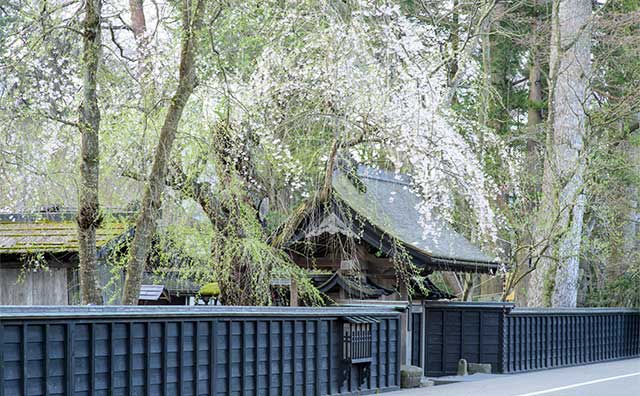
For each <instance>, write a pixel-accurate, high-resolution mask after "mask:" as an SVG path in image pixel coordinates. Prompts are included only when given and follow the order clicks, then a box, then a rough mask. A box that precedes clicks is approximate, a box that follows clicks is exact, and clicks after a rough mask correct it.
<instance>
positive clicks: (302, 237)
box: [288, 166, 500, 301]
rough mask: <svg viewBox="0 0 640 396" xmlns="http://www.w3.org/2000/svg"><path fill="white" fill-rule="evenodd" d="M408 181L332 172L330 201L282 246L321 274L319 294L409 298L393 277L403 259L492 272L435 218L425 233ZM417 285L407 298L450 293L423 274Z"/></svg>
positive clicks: (383, 174)
mask: <svg viewBox="0 0 640 396" xmlns="http://www.w3.org/2000/svg"><path fill="white" fill-rule="evenodd" d="M410 183H411V180H410V178H409V177H408V176H406V175H402V174H396V173H392V172H388V171H384V170H380V169H374V168H369V167H365V166H359V167H358V168H357V171H354V172H352V174H349V173H347V172H345V171H337V172H336V173H335V174H334V177H333V196H332V199H331V202H328V203H327V204H326V205H322V206H320V207H318V208H317V209H316V210H315V211H313V213H311V214H310V215H309V216H307V217H306V218H305V219H304V220H303V221H302V222H301V223H300V225H299V227H298V228H297V230H296V232H295V233H294V236H293V238H292V239H291V241H290V242H289V244H288V249H289V252H290V254H291V255H292V257H293V259H294V261H295V262H296V263H297V264H298V265H300V266H302V267H304V268H308V269H310V270H313V271H323V272H324V275H317V274H316V275H314V281H315V283H316V285H317V286H318V287H319V289H320V290H321V291H323V292H325V293H327V294H328V295H329V296H330V297H333V298H335V299H336V300H337V301H345V300H350V299H380V300H409V299H410V298H411V297H410V296H409V295H408V291H407V286H406V284H403V283H402V282H398V278H399V276H398V275H399V274H398V271H399V268H398V263H400V264H401V263H402V260H405V262H410V263H412V264H413V265H415V266H416V267H417V268H418V270H419V271H420V272H421V274H422V275H425V276H428V275H429V274H432V273H434V272H435V271H450V272H465V273H477V274H493V273H496V272H497V271H498V270H499V269H500V263H499V262H498V260H497V259H496V258H493V257H490V256H489V255H487V254H485V253H483V252H482V251H481V250H480V249H479V248H478V247H476V246H475V245H473V244H472V243H471V242H469V240H467V239H466V238H465V237H464V236H462V235H461V234H460V233H458V232H456V231H454V230H453V229H452V228H451V227H450V226H449V225H447V224H445V223H444V222H443V221H440V220H439V219H437V218H433V220H431V222H432V224H430V229H431V230H432V231H431V232H430V233H425V231H424V228H423V227H422V226H421V219H422V218H423V216H422V214H421V213H420V212H419V210H418V206H419V204H420V198H419V197H418V196H417V195H416V194H415V193H414V192H413V191H412V190H411V185H410ZM400 255H402V257H401V258H398V256H400ZM394 256H395V257H396V258H395V260H394ZM424 282H425V283H424V285H423V286H424V287H423V288H419V287H413V289H414V290H415V291H416V292H418V294H416V295H414V296H413V297H412V298H411V299H413V300H421V299H442V298H445V299H450V298H454V297H455V296H453V295H451V294H449V293H446V292H444V291H442V290H440V289H438V288H437V287H436V286H435V285H434V283H433V282H431V281H430V280H429V278H428V277H426V278H425V280H424ZM420 290H423V291H424V290H426V291H429V292H428V293H426V295H425V294H424V293H423V294H420V293H419V291H420Z"/></svg>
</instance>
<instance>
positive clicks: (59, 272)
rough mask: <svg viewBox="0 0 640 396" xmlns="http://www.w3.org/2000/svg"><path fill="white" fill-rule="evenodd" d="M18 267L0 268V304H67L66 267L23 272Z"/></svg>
mask: <svg viewBox="0 0 640 396" xmlns="http://www.w3.org/2000/svg"><path fill="white" fill-rule="evenodd" d="M22 271H23V270H22V269H20V268H0V305H67V304H68V303H69V297H68V296H69V294H68V282H67V269H66V268H49V269H48V270H47V271H37V272H29V271H25V272H24V273H23V276H24V279H22V280H21V273H22Z"/></svg>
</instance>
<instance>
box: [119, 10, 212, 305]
mask: <svg viewBox="0 0 640 396" xmlns="http://www.w3.org/2000/svg"><path fill="white" fill-rule="evenodd" d="M204 3H205V1H204V0H197V2H196V4H195V8H194V9H193V10H192V9H191V8H192V7H193V5H192V4H191V1H190V0H185V1H184V4H183V18H182V19H183V22H182V30H183V32H182V48H181V52H180V73H179V77H178V87H177V88H176V91H175V93H174V95H173V97H172V98H171V102H170V104H169V108H168V110H167V114H166V116H165V119H164V123H163V125H162V128H161V129H160V138H159V140H158V145H157V147H156V150H155V156H154V159H153V165H152V167H151V173H150V174H149V178H148V181H147V184H146V186H145V190H144V195H143V198H142V204H141V209H140V214H139V215H138V218H137V220H136V228H135V236H134V238H133V241H132V243H131V246H130V248H129V257H128V259H127V274H126V278H125V283H124V289H123V291H122V303H123V304H125V305H133V304H137V302H138V296H139V293H140V286H141V284H142V276H143V274H144V271H145V265H146V262H147V256H148V255H149V250H150V248H151V240H152V238H153V235H154V234H155V232H156V228H157V220H158V215H159V211H160V207H161V205H162V191H163V190H164V185H165V178H166V175H167V168H168V166H169V156H170V154H171V149H172V147H173V142H174V140H175V137H176V133H177V130H178V124H179V122H180V118H181V117H182V112H183V110H184V108H185V105H186V103H187V101H188V100H189V97H190V96H191V93H193V90H194V89H195V87H196V85H197V80H196V74H195V72H196V70H195V64H194V63H195V56H196V50H197V44H196V41H197V39H196V33H197V31H198V29H199V27H200V24H201V22H202V17H203V12H204Z"/></svg>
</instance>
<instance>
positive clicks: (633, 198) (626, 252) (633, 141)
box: [607, 113, 640, 280]
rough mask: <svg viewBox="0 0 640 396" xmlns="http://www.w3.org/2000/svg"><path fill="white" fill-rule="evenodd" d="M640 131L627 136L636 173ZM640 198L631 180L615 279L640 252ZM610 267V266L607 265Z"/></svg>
mask: <svg viewBox="0 0 640 396" xmlns="http://www.w3.org/2000/svg"><path fill="white" fill-rule="evenodd" d="M637 119H638V121H639V122H640V113H638V114H637ZM639 136H640V131H638V130H634V131H632V132H631V134H630V136H629V137H628V138H627V142H626V145H627V147H626V155H627V160H628V161H629V166H630V167H631V171H632V172H633V173H634V174H636V175H637V174H640V145H638V137H639ZM639 198H640V192H639V191H638V185H637V182H636V181H635V180H633V181H631V182H630V183H629V185H628V186H627V200H628V201H627V212H626V213H625V215H626V219H625V222H624V228H623V230H622V236H623V241H622V252H623V258H622V263H620V264H622V265H619V266H615V267H617V268H613V271H611V273H609V274H608V275H609V277H610V278H611V280H612V279H615V277H618V276H620V275H622V274H623V273H624V272H625V271H626V270H627V269H628V267H629V265H630V264H631V263H633V262H635V261H636V259H637V257H634V256H635V255H637V254H638V253H637V252H638V248H639V247H640V241H639V240H638V239H639V238H638V221H640V214H639V213H638V209H640V205H639V203H638V201H639ZM607 268H609V267H607Z"/></svg>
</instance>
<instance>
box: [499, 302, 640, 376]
mask: <svg viewBox="0 0 640 396" xmlns="http://www.w3.org/2000/svg"><path fill="white" fill-rule="evenodd" d="M635 356H640V312H638V311H634V310H627V309H589V308H583V309H571V310H563V309H514V310H511V311H510V312H509V313H508V314H507V315H506V316H505V318H504V362H505V364H504V369H503V372H505V373H516V372H522V371H531V370H541V369H547V368H553V367H563V366H574V365H579V364H587V363H595V362H602V361H606V360H615V359H623V358H629V357H635Z"/></svg>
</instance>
